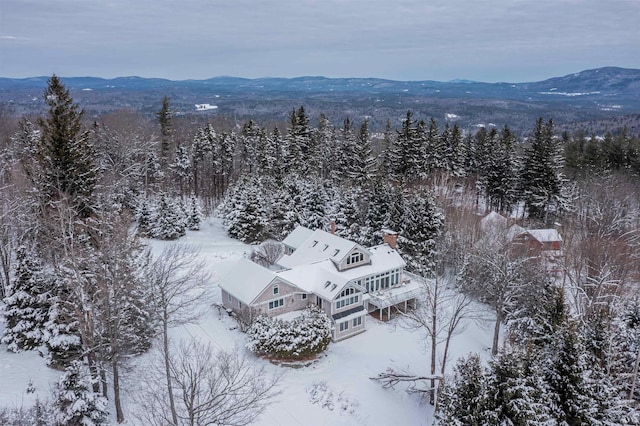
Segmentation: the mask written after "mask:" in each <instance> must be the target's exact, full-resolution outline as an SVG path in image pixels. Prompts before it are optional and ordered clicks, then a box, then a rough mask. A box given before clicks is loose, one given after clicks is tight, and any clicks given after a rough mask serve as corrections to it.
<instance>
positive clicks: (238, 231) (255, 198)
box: [227, 177, 267, 244]
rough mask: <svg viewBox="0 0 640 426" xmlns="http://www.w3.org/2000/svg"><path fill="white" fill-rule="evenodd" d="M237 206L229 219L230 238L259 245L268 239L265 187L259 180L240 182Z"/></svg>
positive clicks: (252, 179)
mask: <svg viewBox="0 0 640 426" xmlns="http://www.w3.org/2000/svg"><path fill="white" fill-rule="evenodd" d="M236 191H239V195H238V196H237V197H238V198H237V200H238V201H237V205H236V207H235V208H234V211H233V214H232V215H230V217H228V218H227V232H228V233H229V236H231V237H233V238H237V239H239V240H240V241H243V242H246V243H250V244H253V243H259V242H262V241H263V240H264V239H266V238H267V212H266V210H265V207H264V205H265V203H264V198H263V192H264V191H263V187H262V184H261V182H260V180H259V179H258V178H255V177H254V178H251V179H249V178H247V179H243V180H241V181H239V182H238V187H237V188H236Z"/></svg>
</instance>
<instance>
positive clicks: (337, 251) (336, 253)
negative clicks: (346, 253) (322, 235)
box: [333, 249, 340, 257]
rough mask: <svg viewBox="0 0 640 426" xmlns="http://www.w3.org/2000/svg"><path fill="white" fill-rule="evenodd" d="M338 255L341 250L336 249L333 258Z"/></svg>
mask: <svg viewBox="0 0 640 426" xmlns="http://www.w3.org/2000/svg"><path fill="white" fill-rule="evenodd" d="M338 253H340V250H338V249H336V251H334V252H333V257H336V256H337V255H338Z"/></svg>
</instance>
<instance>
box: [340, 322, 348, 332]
mask: <svg viewBox="0 0 640 426" xmlns="http://www.w3.org/2000/svg"><path fill="white" fill-rule="evenodd" d="M348 329H349V321H345V322H341V323H340V332H343V331H346V330H348Z"/></svg>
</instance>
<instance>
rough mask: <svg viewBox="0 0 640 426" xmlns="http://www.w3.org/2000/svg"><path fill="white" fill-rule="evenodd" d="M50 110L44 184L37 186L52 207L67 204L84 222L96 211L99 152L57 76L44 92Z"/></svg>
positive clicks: (43, 123)
mask: <svg viewBox="0 0 640 426" xmlns="http://www.w3.org/2000/svg"><path fill="white" fill-rule="evenodd" d="M44 99H45V102H46V103H47V105H48V106H49V111H48V114H47V116H46V118H44V119H41V120H40V127H41V129H42V133H41V135H42V136H41V140H40V144H39V146H38V153H37V158H38V162H39V164H40V168H41V170H42V181H40V182H37V184H39V186H40V188H41V190H42V192H43V193H44V195H45V196H46V197H47V200H48V203H55V202H57V201H60V200H63V199H65V200H67V201H68V202H70V204H71V206H73V207H74V208H75V210H76V211H77V213H78V215H79V216H80V217H81V218H86V217H88V216H89V215H90V214H91V212H92V210H93V205H92V203H93V201H92V196H93V192H94V189H95V187H96V183H97V180H98V168H97V166H96V164H95V158H96V155H95V151H94V148H93V146H92V145H91V143H90V140H89V136H88V133H87V131H85V130H84V129H83V127H82V116H83V111H80V110H79V107H78V105H77V104H75V103H74V102H73V99H72V98H71V95H70V94H69V91H68V90H67V89H66V88H65V86H64V84H62V81H60V79H59V78H58V77H56V76H55V75H53V76H52V77H51V78H50V79H49V81H48V85H47V89H46V90H45V92H44Z"/></svg>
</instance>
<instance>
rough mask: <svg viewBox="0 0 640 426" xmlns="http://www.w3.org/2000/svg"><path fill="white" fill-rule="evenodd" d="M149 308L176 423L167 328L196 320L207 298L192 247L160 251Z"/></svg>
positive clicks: (206, 281)
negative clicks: (159, 339) (154, 319)
mask: <svg viewBox="0 0 640 426" xmlns="http://www.w3.org/2000/svg"><path fill="white" fill-rule="evenodd" d="M151 269H152V297H153V308H154V310H155V313H156V315H157V317H158V320H159V323H160V327H161V331H160V334H161V336H162V348H163V354H164V363H165V373H166V381H167V382H166V384H167V392H168V398H169V405H170V408H171V420H172V421H173V424H178V416H177V412H176V408H175V400H174V395H173V385H172V383H171V380H172V375H171V363H170V354H169V328H170V327H175V326H178V325H183V324H188V323H190V322H194V321H196V320H197V319H198V318H200V317H201V316H202V314H203V313H204V311H203V309H202V308H203V307H205V306H207V305H203V303H202V302H203V301H206V300H208V299H210V283H209V274H207V273H206V270H205V268H204V263H203V261H202V260H201V259H200V258H199V252H198V250H196V249H195V248H194V247H189V246H186V245H180V244H175V245H171V246H169V247H167V248H165V249H164V250H163V252H162V253H161V254H160V256H158V258H157V259H156V260H155V261H154V262H153V264H152V268H151Z"/></svg>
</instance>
